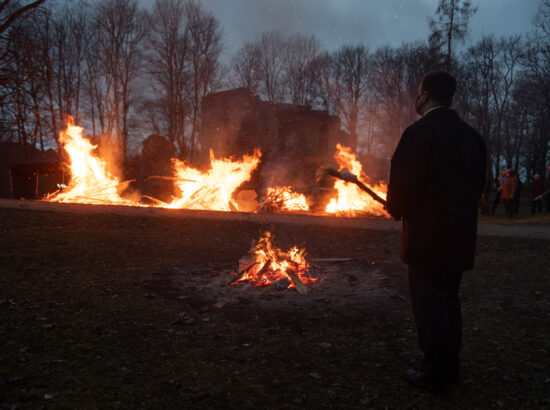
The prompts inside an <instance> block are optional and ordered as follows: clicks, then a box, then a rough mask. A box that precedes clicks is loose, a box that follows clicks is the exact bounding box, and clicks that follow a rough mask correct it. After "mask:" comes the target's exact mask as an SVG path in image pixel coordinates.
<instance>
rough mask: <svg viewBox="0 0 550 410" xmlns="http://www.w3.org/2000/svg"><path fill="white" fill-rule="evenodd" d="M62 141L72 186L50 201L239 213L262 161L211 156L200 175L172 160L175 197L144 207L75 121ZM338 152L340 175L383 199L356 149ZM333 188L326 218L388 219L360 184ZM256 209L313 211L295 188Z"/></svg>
mask: <svg viewBox="0 0 550 410" xmlns="http://www.w3.org/2000/svg"><path fill="white" fill-rule="evenodd" d="M60 141H61V143H62V144H63V149H64V150H65V152H66V153H67V155H68V157H69V163H70V170H71V182H70V184H69V186H68V187H67V188H66V189H64V190H63V191H62V192H58V193H56V194H54V195H52V196H50V197H49V198H47V199H48V200H50V201H56V202H74V203H84V204H106V205H128V206H157V207H165V208H178V209H182V208H183V209H203V210H216V211H241V210H242V209H241V208H240V206H239V203H238V201H236V200H235V195H236V193H237V192H238V190H239V188H240V187H241V186H242V185H243V183H245V182H246V181H249V180H250V179H251V177H252V173H253V172H254V171H255V170H256V168H257V167H258V165H259V163H260V160H261V152H260V151H259V150H256V151H255V152H254V153H253V154H252V155H245V156H244V157H242V158H241V159H237V160H235V159H229V158H221V159H220V158H215V157H214V154H213V153H212V152H210V168H209V169H208V170H207V171H200V170H198V169H195V168H193V167H191V166H189V165H188V164H186V163H185V162H182V161H179V160H177V159H174V160H173V163H174V165H173V172H174V175H173V177H169V178H170V179H173V180H174V181H175V182H174V183H175V185H176V186H177V188H178V189H177V193H176V194H175V195H174V197H173V199H172V200H171V201H169V202H162V201H160V200H155V201H154V204H153V205H145V204H144V203H142V202H141V201H140V199H139V196H137V199H136V198H133V197H129V196H128V195H123V194H122V192H123V191H124V189H125V188H127V187H128V183H129V182H130V181H126V182H121V181H120V180H119V178H117V177H116V176H115V175H113V174H112V173H110V172H109V168H108V165H109V164H107V162H106V161H105V160H103V159H102V158H101V157H100V156H98V155H97V153H96V148H97V146H96V145H93V144H92V143H91V142H90V140H89V139H87V138H85V137H84V136H83V129H82V127H79V126H77V125H75V124H74V123H73V121H72V119H69V121H68V124H67V129H66V130H65V131H62V132H61V133H60ZM336 149H337V150H336V153H335V154H334V158H335V160H336V162H337V163H338V165H339V170H340V171H342V170H348V171H349V172H351V173H352V174H355V175H356V176H357V177H358V179H359V181H361V182H362V183H363V184H365V185H366V186H367V187H368V188H370V189H372V190H373V191H374V192H375V193H376V194H378V195H379V196H380V197H382V198H385V196H386V186H385V185H383V184H377V185H374V186H373V185H369V183H370V180H369V177H368V176H367V175H366V174H365V173H364V172H363V167H362V165H361V163H360V162H359V161H358V160H357V157H356V155H355V154H354V153H353V152H352V150H351V149H350V148H347V147H344V146H342V145H340V144H338V145H337V146H336ZM334 189H335V193H337V195H336V196H335V198H333V199H331V200H330V202H329V203H328V205H327V206H326V209H324V212H325V213H328V214H333V215H338V216H355V215H358V214H363V215H365V214H370V215H376V216H384V217H386V216H387V213H386V212H385V211H384V209H383V206H382V205H381V204H380V203H379V202H377V201H375V200H374V199H372V197H371V196H369V195H367V194H366V193H365V192H363V191H361V189H360V188H359V187H358V186H357V185H356V184H352V183H349V182H345V181H342V180H337V181H336V182H335V185H334ZM262 204H268V206H264V205H262ZM257 210H259V211H260V212H261V211H272V210H278V211H282V212H307V211H310V205H309V202H308V197H307V196H306V195H305V194H302V193H296V192H294V191H293V189H292V187H291V186H284V187H270V188H268V189H267V191H266V193H265V196H264V198H263V199H262V202H261V203H260V206H259V208H258V209H257ZM321 212H323V210H321Z"/></svg>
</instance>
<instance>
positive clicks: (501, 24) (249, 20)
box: [142, 0, 539, 59]
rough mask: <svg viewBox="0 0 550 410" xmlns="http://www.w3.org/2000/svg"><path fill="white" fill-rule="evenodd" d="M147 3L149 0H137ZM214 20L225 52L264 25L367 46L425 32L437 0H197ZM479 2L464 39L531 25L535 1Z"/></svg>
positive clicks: (330, 45) (334, 43)
mask: <svg viewBox="0 0 550 410" xmlns="http://www.w3.org/2000/svg"><path fill="white" fill-rule="evenodd" d="M142 2H143V4H149V5H150V4H152V3H153V0H142ZM203 2H204V4H205V5H206V7H207V8H208V9H209V10H211V11H212V12H213V13H214V15H215V16H216V17H217V18H218V19H219V21H220V23H221V25H222V27H223V30H224V42H225V46H226V48H227V51H226V55H225V56H224V59H227V58H228V57H229V56H231V55H232V54H233V53H234V52H235V50H236V49H238V47H239V46H240V45H241V44H242V42H243V41H245V40H246V39H252V38H254V37H255V36H256V34H258V33H260V32H262V31H265V30H280V31H282V32H284V33H296V32H299V33H306V34H308V33H313V34H315V35H316V36H317V37H318V38H319V39H320V40H321V42H322V44H323V45H324V46H325V47H326V48H327V49H329V50H331V49H334V48H337V47H338V46H340V45H341V44H349V43H359V42H364V43H365V44H366V45H367V46H368V47H369V48H371V49H375V48H376V47H377V46H379V45H384V44H391V45H394V46H396V45H399V44H401V43H402V42H404V41H410V40H417V39H425V38H427V36H428V16H429V15H432V14H433V13H434V11H435V9H436V7H437V3H438V0H203ZM473 3H474V5H477V6H478V7H479V10H478V12H477V14H476V15H475V16H474V17H473V19H472V22H471V35H470V37H469V41H472V40H476V39H478V38H480V37H481V36H482V34H484V33H485V34H488V33H494V34H496V35H497V36H501V35H511V34H521V33H526V32H527V31H529V30H530V29H531V22H532V19H533V17H534V15H535V13H536V11H537V8H538V4H539V1H538V0H473Z"/></svg>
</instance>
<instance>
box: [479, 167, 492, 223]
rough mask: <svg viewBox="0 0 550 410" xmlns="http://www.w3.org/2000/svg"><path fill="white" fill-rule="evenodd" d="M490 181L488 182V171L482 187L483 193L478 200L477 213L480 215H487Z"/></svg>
mask: <svg viewBox="0 0 550 410" xmlns="http://www.w3.org/2000/svg"><path fill="white" fill-rule="evenodd" d="M490 186H491V181H490V180H489V171H487V172H485V185H484V186H483V192H482V193H481V199H480V200H479V212H480V213H481V215H489V191H490V189H489V188H490Z"/></svg>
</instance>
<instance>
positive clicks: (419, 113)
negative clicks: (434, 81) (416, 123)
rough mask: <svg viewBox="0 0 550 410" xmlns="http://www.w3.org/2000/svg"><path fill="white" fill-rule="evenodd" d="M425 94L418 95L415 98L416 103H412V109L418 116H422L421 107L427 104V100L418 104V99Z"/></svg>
mask: <svg viewBox="0 0 550 410" xmlns="http://www.w3.org/2000/svg"><path fill="white" fill-rule="evenodd" d="M424 95H425V94H419V95H417V96H416V101H415V102H414V108H415V110H416V113H417V114H418V115H420V116H424V111H422V107H424V105H426V103H427V102H428V100H426V101H424V102H420V98H421V97H423V96H424Z"/></svg>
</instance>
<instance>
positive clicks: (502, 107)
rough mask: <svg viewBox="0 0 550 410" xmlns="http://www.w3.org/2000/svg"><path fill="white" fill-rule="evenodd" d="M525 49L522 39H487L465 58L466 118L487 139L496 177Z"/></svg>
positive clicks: (469, 51) (479, 43)
mask: <svg viewBox="0 0 550 410" xmlns="http://www.w3.org/2000/svg"><path fill="white" fill-rule="evenodd" d="M523 49H524V45H523V42H522V40H521V37H519V36H515V37H509V38H502V39H500V40H497V39H496V38H495V37H494V36H485V37H483V38H482V39H481V40H480V41H479V42H478V43H476V44H475V45H474V46H472V47H471V48H470V49H468V51H467V52H466V54H465V56H464V61H465V68H464V77H463V78H462V79H461V83H462V84H465V90H464V91H463V93H464V95H465V97H464V98H466V99H467V102H466V107H467V109H466V115H467V116H469V117H470V118H471V119H472V122H473V123H474V125H475V126H476V127H477V128H478V129H479V130H480V131H481V132H482V135H483V136H484V137H485V138H486V140H487V148H488V154H489V159H490V161H492V163H493V164H494V170H493V171H494V174H495V175H496V174H498V172H499V169H500V167H501V161H502V158H503V154H504V143H505V140H504V137H505V133H504V119H505V117H506V114H507V113H508V109H509V107H510V103H511V100H512V92H513V89H514V85H515V78H516V72H517V71H518V69H519V65H520V63H521V59H522V56H523ZM507 166H512V164H507Z"/></svg>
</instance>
